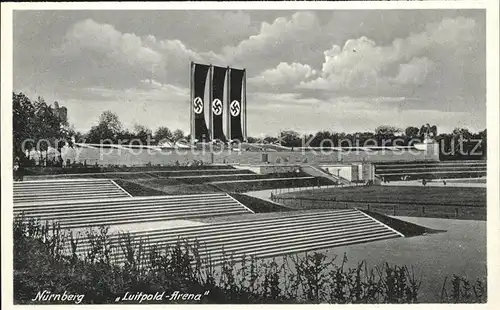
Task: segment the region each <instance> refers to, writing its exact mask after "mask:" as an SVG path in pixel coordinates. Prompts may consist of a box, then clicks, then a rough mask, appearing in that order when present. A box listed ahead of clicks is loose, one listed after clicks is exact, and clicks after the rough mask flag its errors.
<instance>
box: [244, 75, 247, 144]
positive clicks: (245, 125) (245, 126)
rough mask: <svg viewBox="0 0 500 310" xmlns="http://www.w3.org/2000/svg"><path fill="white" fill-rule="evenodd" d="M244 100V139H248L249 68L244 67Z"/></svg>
mask: <svg viewBox="0 0 500 310" xmlns="http://www.w3.org/2000/svg"><path fill="white" fill-rule="evenodd" d="M243 91H244V92H243V101H244V102H245V105H244V109H243V111H244V112H245V116H244V118H243V123H244V126H243V141H247V69H243Z"/></svg>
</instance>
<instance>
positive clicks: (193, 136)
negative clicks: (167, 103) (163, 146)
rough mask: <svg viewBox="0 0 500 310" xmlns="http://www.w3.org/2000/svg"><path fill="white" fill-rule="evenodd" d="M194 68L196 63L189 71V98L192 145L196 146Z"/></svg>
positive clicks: (192, 63)
mask: <svg viewBox="0 0 500 310" xmlns="http://www.w3.org/2000/svg"><path fill="white" fill-rule="evenodd" d="M193 67H194V62H193V61H191V68H190V70H189V72H190V91H191V92H190V96H189V119H190V123H191V124H190V125H191V144H194V139H195V132H194V130H195V128H194V127H195V126H194V115H193V100H194V98H193V85H194V82H193V78H194V76H193Z"/></svg>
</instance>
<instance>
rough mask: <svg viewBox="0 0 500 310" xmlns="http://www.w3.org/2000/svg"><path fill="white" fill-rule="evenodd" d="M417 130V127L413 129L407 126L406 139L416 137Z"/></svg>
mask: <svg viewBox="0 0 500 310" xmlns="http://www.w3.org/2000/svg"><path fill="white" fill-rule="evenodd" d="M419 132H420V131H419V129H418V127H414V126H409V127H406V129H405V136H407V137H411V138H413V137H418V133H419Z"/></svg>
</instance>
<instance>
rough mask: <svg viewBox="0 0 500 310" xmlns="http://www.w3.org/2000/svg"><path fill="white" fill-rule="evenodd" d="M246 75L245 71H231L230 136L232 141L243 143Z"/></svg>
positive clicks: (229, 100)
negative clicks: (243, 88) (243, 98)
mask: <svg viewBox="0 0 500 310" xmlns="http://www.w3.org/2000/svg"><path fill="white" fill-rule="evenodd" d="M244 75H245V71H244V70H238V69H232V68H231V70H230V71H229V99H228V103H229V106H228V112H229V113H228V117H229V119H230V120H229V126H230V136H229V139H231V140H239V141H243V132H242V117H241V115H242V111H243V105H242V104H241V99H242V95H241V93H242V87H243V77H244Z"/></svg>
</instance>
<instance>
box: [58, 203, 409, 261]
mask: <svg viewBox="0 0 500 310" xmlns="http://www.w3.org/2000/svg"><path fill="white" fill-rule="evenodd" d="M129 234H130V237H131V244H132V245H134V246H135V247H137V245H138V242H139V240H140V239H142V241H143V242H144V244H143V250H144V252H143V253H144V254H145V256H147V254H149V253H148V251H147V250H148V249H150V248H151V247H152V246H157V247H158V249H165V247H166V246H167V245H174V244H175V243H176V242H178V241H179V240H180V241H183V240H184V241H188V242H189V243H190V244H193V242H194V241H195V240H196V241H198V242H199V244H200V247H199V254H200V256H201V258H202V259H207V258H210V261H211V262H212V263H213V264H219V263H221V262H222V260H223V258H224V255H223V253H224V252H225V253H226V254H227V255H231V254H233V255H234V259H235V260H236V261H238V260H240V259H241V255H243V253H244V254H245V255H246V257H247V259H248V258H249V256H251V255H253V256H254V257H255V258H265V257H273V256H279V255H284V254H290V253H297V252H303V251H312V250H320V249H325V248H330V247H336V246H345V245H350V244H355V243H363V242H370V241H376V240H383V239H389V238H396V237H401V236H403V235H402V234H401V233H399V232H397V231H395V230H393V229H392V228H389V227H388V226H386V225H384V224H382V223H380V222H378V221H377V220H375V219H373V218H372V217H370V216H368V215H366V214H365V213H363V212H361V211H358V210H355V209H346V210H335V211H318V212H314V213H301V214H294V215H286V216H283V217H279V218H265V219H247V220H241V221H233V222H220V223H213V224H204V225H201V226H191V227H182V228H171V229H156V230H148V231H137V232H130V233H129ZM120 240H122V241H123V239H120V236H119V235H117V234H115V235H113V236H112V244H113V250H112V257H113V258H114V260H115V263H124V262H125V256H124V255H123V252H122V250H121V246H120V243H121V242H122V241H120ZM88 247H89V242H88V240H82V241H80V242H79V248H80V251H82V252H81V253H84V251H85V250H87V249H88ZM68 250H69V248H68ZM143 259H146V260H147V257H143Z"/></svg>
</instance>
